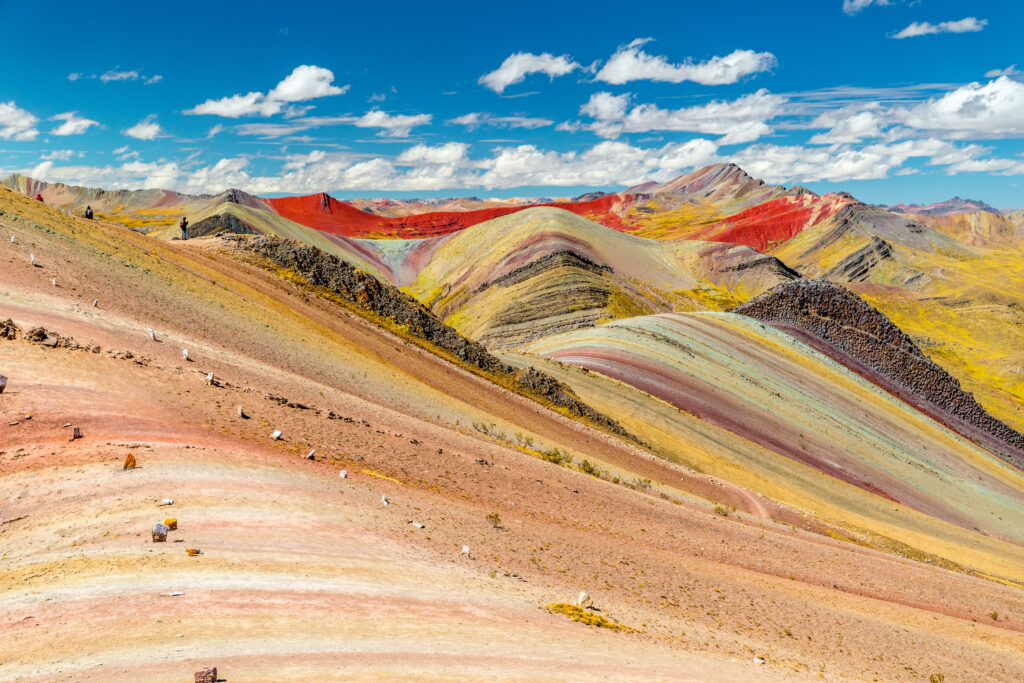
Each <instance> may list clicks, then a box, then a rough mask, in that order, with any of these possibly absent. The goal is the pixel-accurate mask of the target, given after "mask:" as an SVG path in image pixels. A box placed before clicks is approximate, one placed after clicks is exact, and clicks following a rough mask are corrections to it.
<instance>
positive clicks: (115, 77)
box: [100, 70, 139, 83]
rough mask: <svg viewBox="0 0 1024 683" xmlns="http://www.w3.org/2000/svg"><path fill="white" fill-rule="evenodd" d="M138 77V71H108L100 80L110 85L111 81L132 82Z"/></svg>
mask: <svg viewBox="0 0 1024 683" xmlns="http://www.w3.org/2000/svg"><path fill="white" fill-rule="evenodd" d="M138 77H139V72H138V71H134V70H133V71H114V70H111V71H108V72H106V73H105V74H103V75H101V76H100V80H101V81H103V82H104V83H110V82H111V81H134V80H137V79H138Z"/></svg>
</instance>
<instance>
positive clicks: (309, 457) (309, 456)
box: [306, 448, 316, 460]
mask: <svg viewBox="0 0 1024 683" xmlns="http://www.w3.org/2000/svg"><path fill="white" fill-rule="evenodd" d="M315 455H316V449H315V448H314V449H313V450H311V451H310V452H309V453H306V460H312V459H313V456H315Z"/></svg>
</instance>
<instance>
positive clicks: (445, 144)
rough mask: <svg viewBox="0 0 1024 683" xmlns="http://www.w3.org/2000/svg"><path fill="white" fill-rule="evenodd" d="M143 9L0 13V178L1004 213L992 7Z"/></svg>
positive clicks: (1002, 47) (68, 6) (1004, 8)
mask: <svg viewBox="0 0 1024 683" xmlns="http://www.w3.org/2000/svg"><path fill="white" fill-rule="evenodd" d="M147 5H151V3H138V4H136V3H132V4H128V3H125V4H122V5H121V6H119V7H118V6H115V5H114V4H113V3H104V4H89V3H81V2H78V3H61V2H54V3H49V4H47V6H46V8H45V9H35V8H33V7H31V6H30V5H28V4H26V3H24V2H17V3H15V2H8V1H7V0H0V23H2V24H3V26H4V27H5V31H4V40H3V41H2V42H0V59H2V64H3V65H4V66H3V67H2V69H0V175H6V174H8V173H11V172H20V173H27V174H29V175H34V176H37V177H40V178H42V179H46V180H50V181H64V182H72V183H76V184H83V185H90V186H99V187H105V188H121V187H127V188H136V187H166V188H171V189H177V190H182V191H188V192H216V191H219V190H222V189H224V188H226V187H240V188H242V189H246V190H249V191H253V192H257V193H261V194H306V193H311V192H319V191H329V192H331V193H332V194H334V195H335V196H338V197H354V196H373V197H376V196H423V197H425V196H453V195H476V196H484V197H488V196H515V195H521V196H525V195H528V196H537V195H546V196H568V195H572V194H575V193H578V192H580V191H586V190H591V189H605V190H618V189H622V188H624V187H627V186H629V185H632V184H636V183H639V182H642V181H645V180H667V179H669V178H672V177H675V176H677V175H680V174H681V173H683V172H686V171H688V170H691V169H693V168H695V167H699V166H703V165H706V164H709V163H715V162H719V161H734V162H736V163H738V164H740V165H741V166H742V167H743V168H745V169H746V170H747V171H748V172H749V173H751V175H754V176H755V177H760V178H763V179H765V180H767V181H769V182H774V183H782V184H785V185H794V184H801V185H805V186H807V187H810V188H811V189H813V190H815V191H818V192H826V191H833V190H846V191H849V192H851V193H853V194H854V195H855V196H857V197H858V198H860V199H863V200H865V201H869V202H875V203H887V204H891V203H897V202H908V203H909V202H933V201H940V200H943V199H947V198H949V197H951V196H953V195H960V196H965V197H971V198H976V199H982V200H984V201H987V202H989V203H990V204H993V205H995V206H997V207H1022V206H1024V196H1022V192H1021V186H1022V183H1024V145H1022V138H1024V82H1022V81H1024V51H1022V50H1021V48H1020V40H1019V29H1020V27H1021V26H1022V25H1024V21H1022V20H1024V9H1021V8H1020V4H1019V3H1015V2H986V1H984V0H979V1H977V2H973V3H963V2H950V1H947V2H943V1H940V0H916V1H913V0H807V1H805V2H798V1H791V2H786V3H771V2H763V1H759V2H742V1H737V2H732V3H710V2H705V3H692V2H687V3H682V2H679V3H663V4H662V5H661V6H659V7H655V6H653V5H649V4H648V5H628V4H624V3H622V2H616V3H611V2H599V1H589V2H580V3H572V2H542V3H534V2H516V3H502V4H497V3H471V2H444V3H436V4H434V5H433V6H429V4H428V3H424V2H408V3H406V2H391V3H387V6H386V8H385V9H379V8H378V6H377V5H376V4H375V3H358V4H357V3H352V4H348V3H325V6H324V7H322V8H319V9H313V10H310V9H305V8H303V7H302V5H301V4H300V3H292V4H291V5H289V4H287V3H280V2H277V3H263V2H249V3H245V4H238V5H237V6H233V7H229V6H227V5H226V4H221V3H209V2H207V3H190V2H178V3H174V4H173V5H166V6H164V5H160V6H155V5H154V6H147ZM1017 65H1019V66H1020V70H1018V69H1017V68H1015V67H1016V66H1017Z"/></svg>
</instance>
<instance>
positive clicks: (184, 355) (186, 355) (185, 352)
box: [181, 349, 188, 360]
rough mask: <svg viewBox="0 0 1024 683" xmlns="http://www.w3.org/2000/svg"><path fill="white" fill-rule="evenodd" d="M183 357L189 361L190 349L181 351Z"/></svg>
mask: <svg viewBox="0 0 1024 683" xmlns="http://www.w3.org/2000/svg"><path fill="white" fill-rule="evenodd" d="M181 357H182V358H184V359H185V360H188V349H182V350H181Z"/></svg>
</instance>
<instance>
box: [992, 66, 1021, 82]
mask: <svg viewBox="0 0 1024 683" xmlns="http://www.w3.org/2000/svg"><path fill="white" fill-rule="evenodd" d="M1000 76H1008V77H1010V78H1012V79H1014V80H1018V81H1019V80H1021V79H1022V78H1024V71H1021V70H1020V69H1018V68H1017V65H1016V64H1011V65H1010V66H1008V67H1006V68H1005V69H992V70H991V71H986V72H985V78H999V77H1000Z"/></svg>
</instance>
